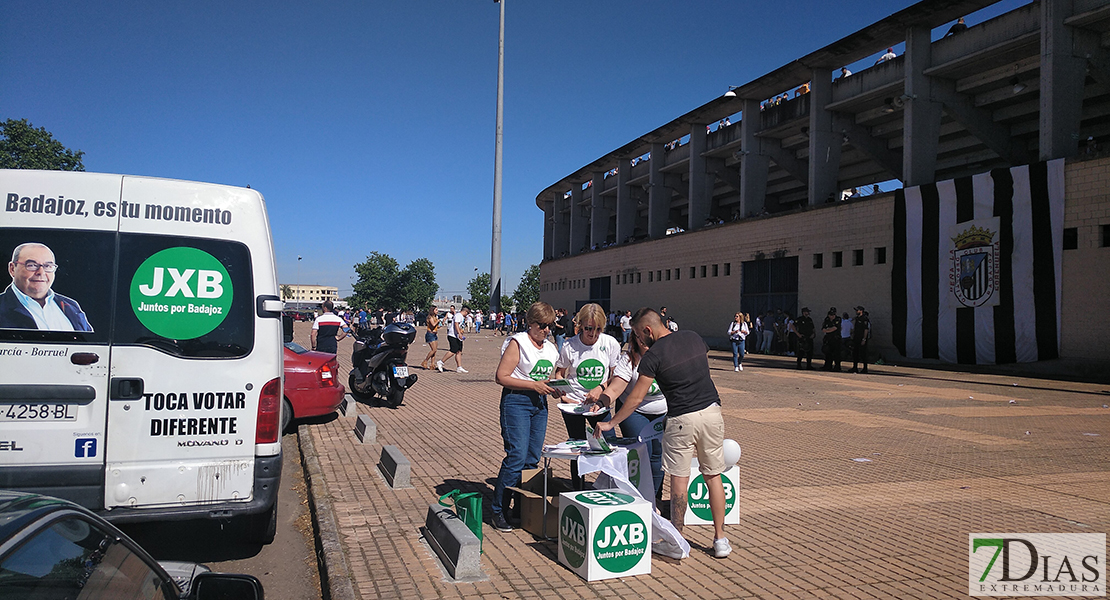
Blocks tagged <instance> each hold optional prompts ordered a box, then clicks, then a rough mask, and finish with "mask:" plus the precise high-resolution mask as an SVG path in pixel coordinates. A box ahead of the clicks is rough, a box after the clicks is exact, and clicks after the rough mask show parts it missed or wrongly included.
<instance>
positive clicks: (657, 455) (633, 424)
mask: <svg viewBox="0 0 1110 600" xmlns="http://www.w3.org/2000/svg"><path fill="white" fill-rule="evenodd" d="M618 410H619V409H618ZM665 418H667V414H666V413H663V414H661V415H645V414H643V413H638V412H634V413H632V414H631V415H628V418H626V419H625V420H624V421H622V422H621V425H620V427H621V435H622V436H624V437H636V436H638V435H640V432H641V431H643V430H644V427H647V425H648V424H649V423H654V422H656V421H658V420H660V419H665ZM647 447H648V459H649V462H650V463H651V481H652V483H653V484H655V495H656V497H658V496H659V492H660V491H661V490H662V489H663V440H662V439H660V438H656V439H654V440H651V441H649V442H647ZM645 500H648V501H651V498H645Z"/></svg>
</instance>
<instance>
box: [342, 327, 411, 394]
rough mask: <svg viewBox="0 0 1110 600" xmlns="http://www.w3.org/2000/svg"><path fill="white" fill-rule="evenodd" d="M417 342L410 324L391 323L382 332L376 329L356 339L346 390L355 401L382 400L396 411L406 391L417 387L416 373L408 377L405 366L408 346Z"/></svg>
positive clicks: (360, 334)
mask: <svg viewBox="0 0 1110 600" xmlns="http://www.w3.org/2000/svg"><path fill="white" fill-rule="evenodd" d="M415 339H416V327H413V326H412V324H410V323H392V324H390V325H386V326H385V328H384V329H382V328H381V327H375V328H373V329H370V330H364V331H360V332H359V333H358V334H357V335H356V336H355V349H354V353H353V354H352V355H351V365H353V367H354V368H352V369H351V374H350V376H349V377H348V378H347V389H349V390H350V391H351V394H353V395H354V396H355V398H358V399H361V400H370V399H372V398H373V397H374V395H375V394H376V395H378V396H381V397H382V398H384V399H385V400H386V402H388V403H389V405H390V406H392V407H394V408H396V407H398V406H400V405H401V403H402V402H404V401H405V390H407V389H408V388H410V387H412V386H413V385H415V384H416V373H411V374H410V373H409V367H408V365H407V364H405V358H406V357H407V356H408V351H409V344H411V343H412V342H413V340H415Z"/></svg>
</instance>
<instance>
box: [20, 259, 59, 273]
mask: <svg viewBox="0 0 1110 600" xmlns="http://www.w3.org/2000/svg"><path fill="white" fill-rule="evenodd" d="M15 264H17V265H23V268H24V269H27V270H28V271H30V272H32V273H34V272H36V271H38V270H39V269H42V270H43V271H46V272H47V273H53V272H54V271H57V270H58V265H56V264H54V263H37V262H35V261H33V260H23V261H19V260H17V261H15Z"/></svg>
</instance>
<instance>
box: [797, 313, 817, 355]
mask: <svg viewBox="0 0 1110 600" xmlns="http://www.w3.org/2000/svg"><path fill="white" fill-rule="evenodd" d="M794 333H795V335H797V336H798V370H801V369H802V358H803V357H804V358H805V359H806V369H809V370H810V371H812V370H813V337H814V335H816V331H815V328H814V325H813V319H811V318H809V308H808V307H807V308H803V309H802V316H800V317H798V318H797V319H794Z"/></svg>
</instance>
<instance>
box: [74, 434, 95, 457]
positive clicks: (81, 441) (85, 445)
mask: <svg viewBox="0 0 1110 600" xmlns="http://www.w3.org/2000/svg"><path fill="white" fill-rule="evenodd" d="M73 456H74V457H76V458H92V457H94V456H96V438H77V442H76V443H75V444H74V447H73Z"/></svg>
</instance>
